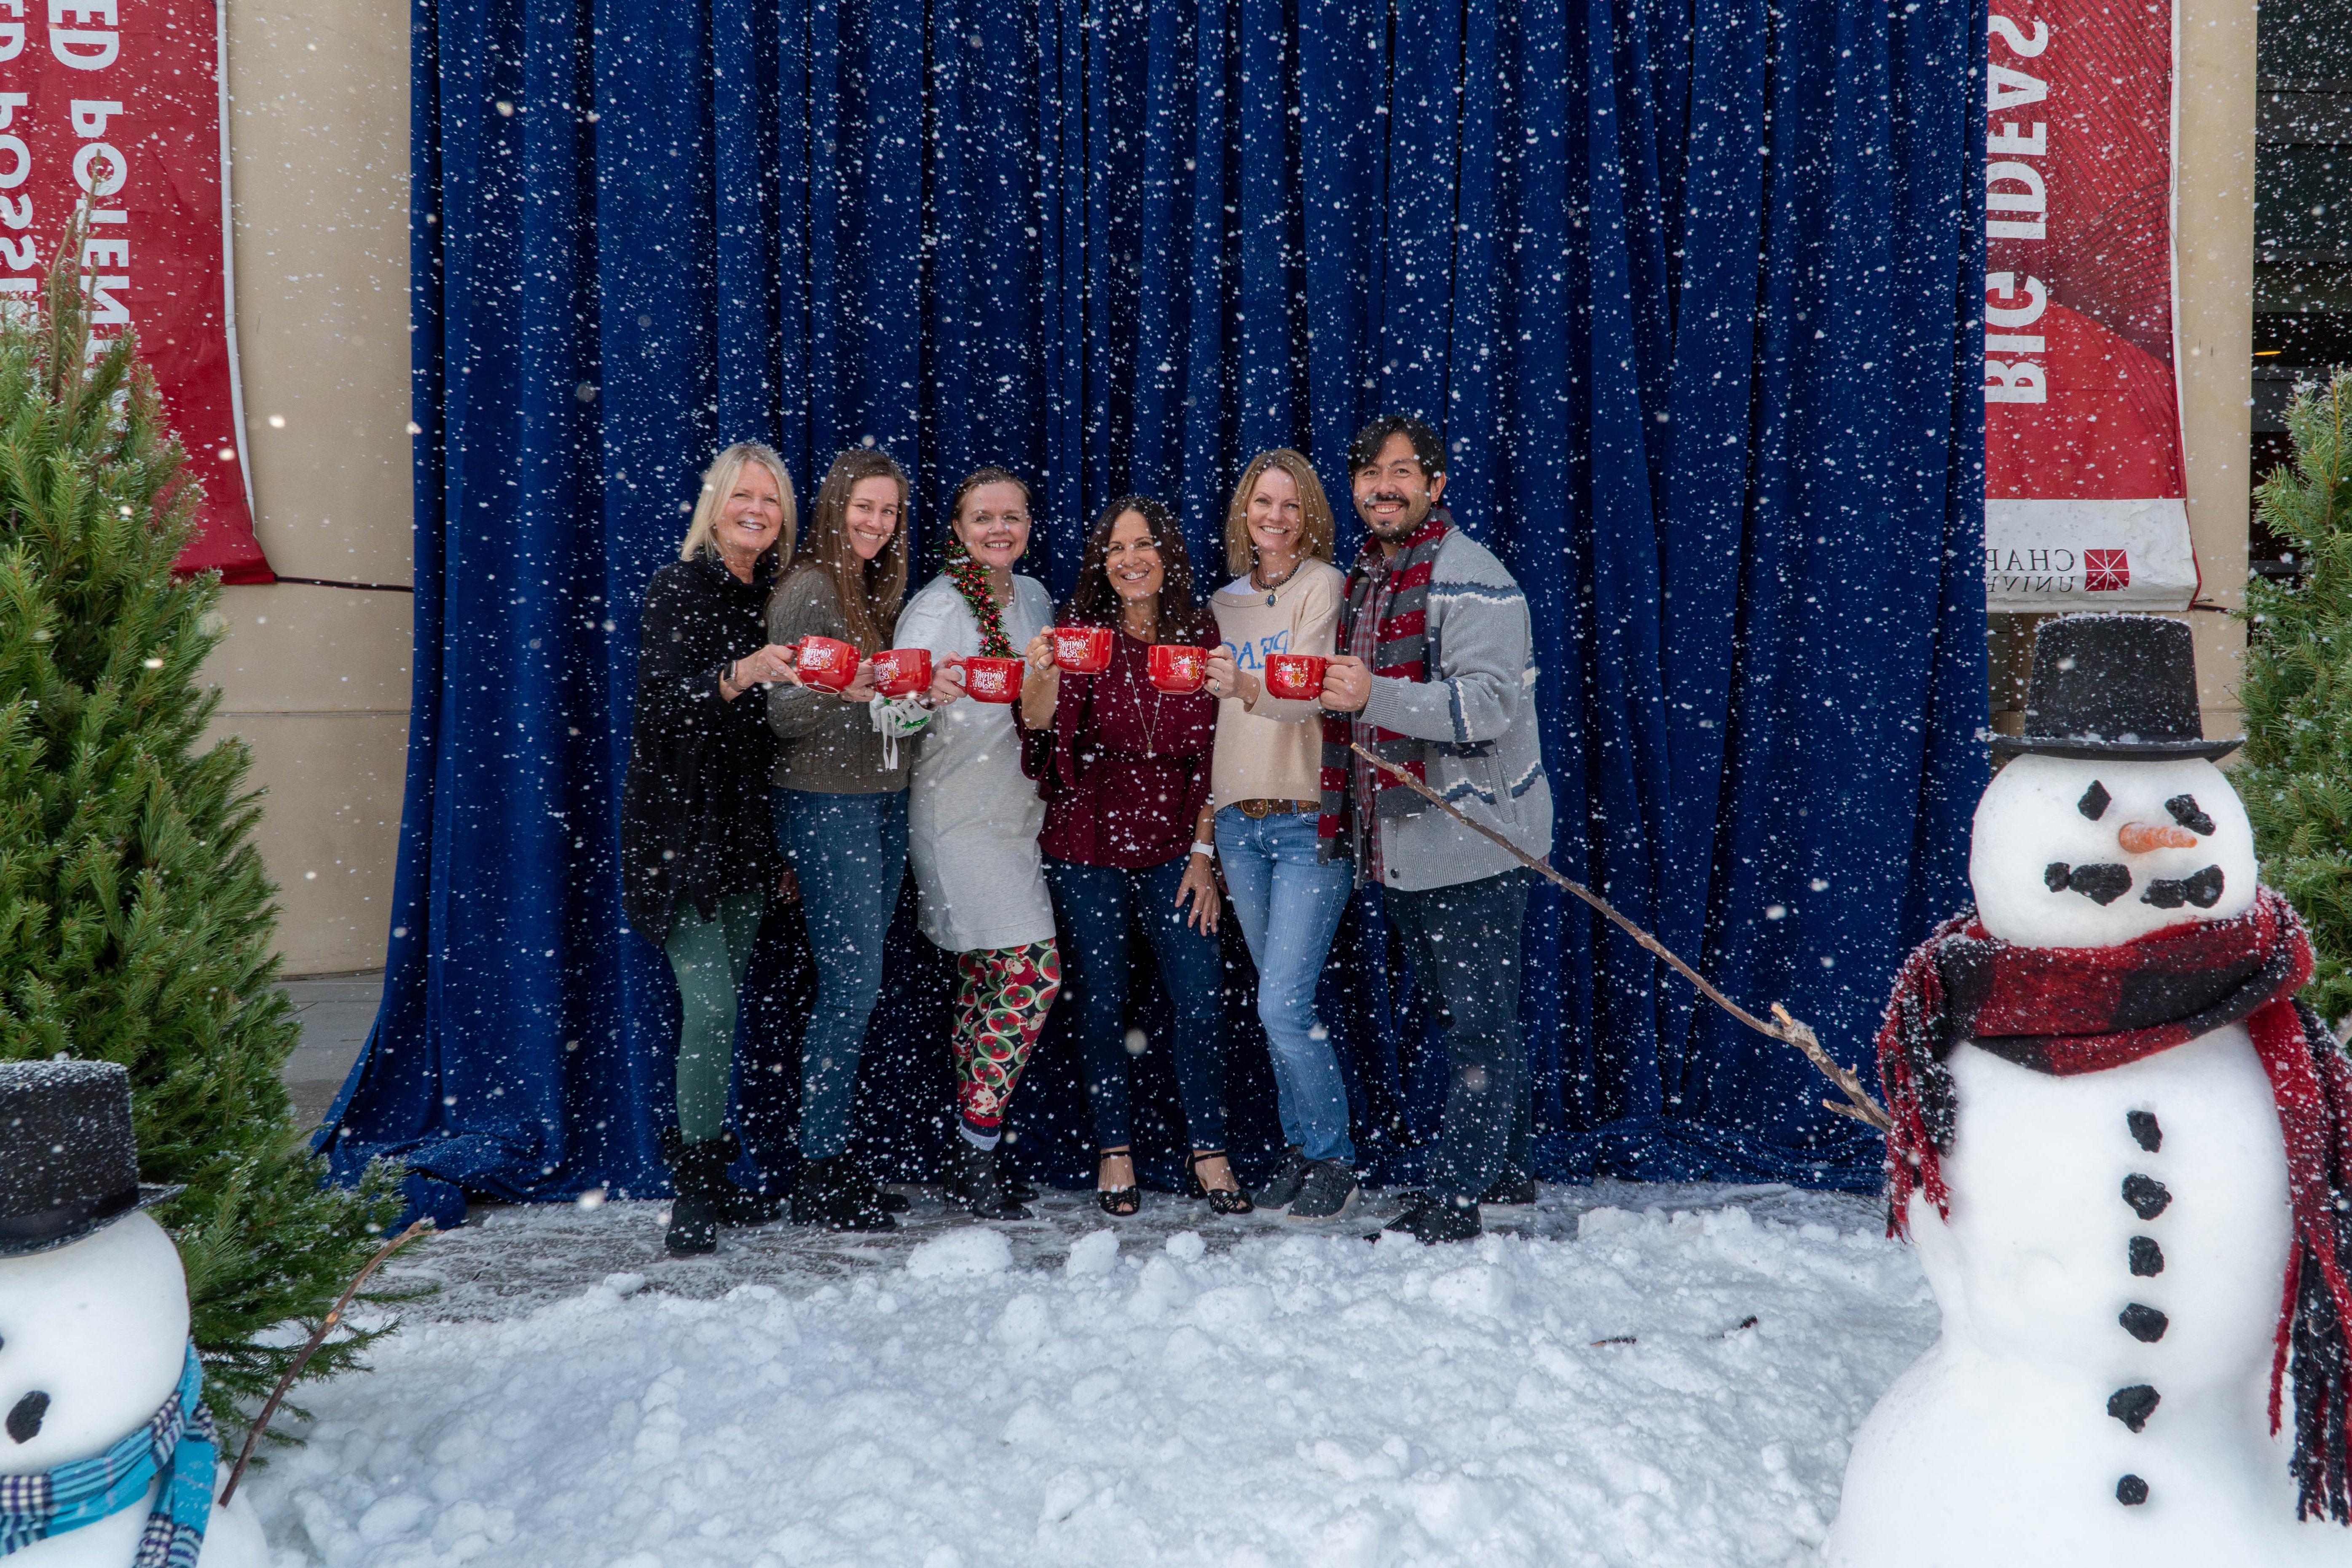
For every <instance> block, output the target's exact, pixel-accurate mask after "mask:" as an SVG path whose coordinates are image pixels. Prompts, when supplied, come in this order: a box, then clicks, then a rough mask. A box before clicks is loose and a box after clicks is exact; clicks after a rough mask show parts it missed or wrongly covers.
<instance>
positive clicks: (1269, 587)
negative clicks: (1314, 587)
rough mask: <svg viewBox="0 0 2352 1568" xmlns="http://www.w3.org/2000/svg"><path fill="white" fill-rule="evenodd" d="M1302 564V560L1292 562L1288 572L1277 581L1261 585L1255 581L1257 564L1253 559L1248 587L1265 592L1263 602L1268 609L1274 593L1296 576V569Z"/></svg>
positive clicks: (1272, 602)
mask: <svg viewBox="0 0 2352 1568" xmlns="http://www.w3.org/2000/svg"><path fill="white" fill-rule="evenodd" d="M1303 564H1305V563H1304V561H1303V560H1302V561H1294V562H1292V563H1290V570H1289V571H1287V572H1285V573H1284V574H1282V575H1281V577H1280V578H1279V579H1277V580H1276V581H1275V582H1272V583H1261V582H1259V581H1258V580H1257V575H1258V574H1257V563H1256V561H1255V559H1253V560H1252V561H1251V563H1250V586H1251V587H1253V588H1263V589H1265V602H1266V605H1267V607H1268V608H1269V609H1270V608H1272V607H1273V605H1274V591H1275V590H1276V589H1277V588H1279V587H1281V586H1282V584H1285V583H1287V582H1289V581H1290V580H1291V579H1292V578H1293V577H1296V576H1297V575H1298V568H1299V567H1300V566H1301V565H1303Z"/></svg>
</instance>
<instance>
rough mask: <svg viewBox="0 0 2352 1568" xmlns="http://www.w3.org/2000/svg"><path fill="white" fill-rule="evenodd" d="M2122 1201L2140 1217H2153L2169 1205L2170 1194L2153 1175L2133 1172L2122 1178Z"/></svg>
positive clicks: (2170, 1201)
mask: <svg viewBox="0 0 2352 1568" xmlns="http://www.w3.org/2000/svg"><path fill="white" fill-rule="evenodd" d="M2124 1202H2126V1203H2127V1204H2129V1205H2131V1206H2132V1213H2134V1214H2136V1215H2139V1217H2140V1218H2142V1219H2154V1218H2155V1217H2156V1216H2157V1215H2160V1214H2162V1213H2163V1212H2164V1211H2165V1210H2166V1209H2167V1208H2168V1207H2170V1206H2171V1204H2172V1194H2170V1193H2168V1192H2167V1191H2166V1190H2165V1186H2164V1184H2163V1183H2162V1182H2159V1181H2158V1180H2157V1179H2156V1178H2155V1177H2154V1176H2143V1175H2140V1174H2139V1173H2137V1172H2135V1173H2132V1174H2131V1175H2128V1176H2126V1177H2125V1178H2124Z"/></svg>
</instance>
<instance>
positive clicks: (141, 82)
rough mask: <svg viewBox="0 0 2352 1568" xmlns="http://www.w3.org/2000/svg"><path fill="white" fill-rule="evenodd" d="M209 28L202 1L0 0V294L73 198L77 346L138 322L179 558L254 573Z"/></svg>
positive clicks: (13, 289)
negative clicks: (83, 208)
mask: <svg viewBox="0 0 2352 1568" xmlns="http://www.w3.org/2000/svg"><path fill="white" fill-rule="evenodd" d="M221 28H222V23H221V13H220V12H219V11H218V10H217V9H216V8H215V3H214V0H135V4H133V3H131V0H0V297H5V296H6V295H9V294H16V295H20V296H21V295H29V294H31V293H33V292H35V291H36V290H37V289H38V288H39V287H40V280H41V279H42V278H43V277H44V276H45V275H46V274H47V271H48V268H49V266H50V264H51V263H52V262H53V261H54V260H55V259H56V258H57V247H58V242H59V239H60V237H62V236H63V234H64V232H65V226H66V224H67V223H68V221H69V220H70V219H71V218H72V216H73V214H74V210H75V208H76V207H77V206H79V205H80V204H81V203H82V202H84V201H85V200H87V201H88V202H89V206H90V214H89V232H88V233H87V234H86V235H85V236H84V237H83V239H82V247H81V258H80V260H81V269H82V272H83V274H84V278H85V280H86V282H87V285H88V287H89V290H90V300H91V312H90V321H91V327H92V331H93V336H94V337H95V338H96V340H97V342H96V343H95V344H94V345H93V349H94V351H95V349H96V348H98V347H102V346H103V345H104V344H105V343H107V342H111V341H112V340H113V339H114V338H115V337H117V336H119V335H120V334H121V333H122V332H124V331H130V330H131V329H132V328H134V327H135V328H136V329H137V330H138V333H139V348H140V353H141V354H142V357H144V358H145V360H146V361H147V363H148V364H149V366H150V367H151V368H152V370H153V371H154V373H155V383H156V386H157V388H158V390H159V391H160V392H161V394H162V395H163V411H164V415H165V416H166V418H167V419H168V420H169V421H170V423H171V426H172V428H173V431H174V432H176V433H177V434H178V436H179V437H180V440H181V443H182V444H183V445H184V447H186V448H187V451H188V458H189V466H190V468H191V470H192V471H193V472H194V475H195V477H196V478H198V479H202V480H203V481H204V487H205V502H204V505H203V507H202V509H201V510H199V511H198V513H197V533H196V535H195V537H194V539H192V540H191V541H190V542H189V544H188V548H187V550H186V551H185V552H184V553H183V554H182V555H181V557H180V567H181V569H182V570H183V571H189V572H198V571H204V570H205V569H207V568H215V567H216V568H218V569H219V571H220V573H221V575H222V576H223V577H224V578H225V579H226V580H227V581H229V582H231V583H269V582H274V581H276V578H275V576H274V575H273V574H271V572H270V570H269V563H268V561H266V560H264V559H263V558H262V553H261V546H260V545H259V544H258V543H257V542H255V540H254V537H253V510H252V508H251V507H250V506H249V505H248V504H247V483H246V471H245V441H244V432H243V429H242V428H241V426H240V419H239V413H238V408H237V392H236V330H235V317H234V315H233V313H232V311H233V304H232V300H231V298H230V294H229V287H228V279H229V255H228V244H227V238H228V226H227V217H226V164H227V157H226V153H227V135H226V125H227V120H226V99H225V97H224V94H223V90H222V82H221V71H222V48H221Z"/></svg>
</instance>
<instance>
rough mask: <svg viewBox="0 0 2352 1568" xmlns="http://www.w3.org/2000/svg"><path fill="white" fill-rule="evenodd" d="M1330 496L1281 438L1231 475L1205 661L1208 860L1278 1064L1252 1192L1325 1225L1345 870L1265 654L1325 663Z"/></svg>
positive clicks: (1342, 1208) (1341, 1101)
mask: <svg viewBox="0 0 2352 1568" xmlns="http://www.w3.org/2000/svg"><path fill="white" fill-rule="evenodd" d="M1332 533H1333V528H1332V521H1331V505H1330V502H1328V500H1325V499H1324V496H1323V486H1322V484H1321V483H1320V482H1319V481H1318V479H1316V477H1315V469H1314V467H1313V466H1312V465H1311V464H1309V463H1308V462H1307V459H1306V458H1303V457H1301V456H1300V455H1299V454H1298V453H1297V452H1294V451H1292V450H1290V449H1289V448H1288V447H1277V448H1276V449H1275V450H1273V451H1271V452H1261V453H1259V454H1258V455H1257V457H1255V458H1253V459H1251V461H1250V465H1249V467H1248V468H1244V469H1243V470H1242V477H1241V482H1240V483H1239V484H1237V485H1235V486H1234V497H1233V502H1232V504H1231V505H1230V506H1229V507H1228V508H1227V510H1226V514H1225V564H1226V568H1227V569H1228V570H1229V571H1232V572H1234V573H1237V574H1239V575H1238V576H1236V577H1235V578H1234V581H1233V582H1231V583H1228V584H1225V586H1223V588H1220V589H1219V590H1217V592H1216V593H1215V594H1213V595H1211V596H1210V599H1209V607H1210V609H1211V611H1212V612H1213V613H1214V615H1215V616H1216V617H1217V629H1218V632H1219V635H1220V636H1222V637H1223V639H1224V640H1223V643H1222V644H1221V645H1220V646H1219V647H1218V648H1217V649H1216V651H1215V652H1213V654H1211V655H1210V658H1209V689H1210V690H1211V691H1213V692H1214V693H1216V694H1217V696H1219V697H1220V698H1222V699H1223V704H1222V707H1221V710H1220V711H1219V714H1218V718H1217V741H1216V751H1215V763H1214V771H1213V777H1212V793H1211V800H1212V801H1213V804H1214V805H1215V807H1216V834H1217V860H1218V864H1219V865H1220V866H1222V867H1223V869H1224V873H1225V887H1226V889H1227V890H1228V891H1229V892H1230V893H1231V894H1232V895H1233V900H1234V914H1235V915H1237V916H1238V917H1239V918H1240V920H1241V925H1242V936H1243V939H1244V941H1246V942H1248V943H1249V950H1250V957H1251V958H1252V959H1253V960H1254V961H1255V963H1256V964H1257V1013H1258V1017H1259V1019H1260V1020H1262V1021H1263V1022H1264V1023H1265V1036H1266V1043H1267V1045H1268V1046H1269V1047H1271V1049H1272V1052H1273V1057H1274V1081H1275V1091H1276V1097H1277V1099H1278V1100H1279V1102H1280V1110H1281V1115H1282V1134H1283V1141H1284V1142H1286V1143H1287V1144H1288V1145H1289V1152H1288V1157H1287V1158H1286V1161H1285V1162H1284V1165H1283V1169H1282V1171H1281V1172H1280V1173H1278V1174H1277V1175H1276V1177H1275V1179H1274V1181H1273V1183H1272V1184H1270V1185H1268V1186H1266V1187H1265V1188H1264V1189H1262V1190H1260V1191H1258V1192H1255V1193H1254V1194H1252V1196H1253V1197H1254V1198H1255V1200H1256V1202H1257V1204H1258V1205H1259V1206H1260V1207H1262V1208H1277V1209H1281V1208H1286V1209H1287V1210H1288V1211H1289V1216H1290V1217H1291V1218H1292V1219H1335V1218H1338V1217H1339V1216H1340V1215H1344V1214H1345V1213H1346V1212H1347V1211H1348V1209H1349V1207H1350V1206H1351V1205H1353V1204H1354V1202H1355V1197H1356V1177H1355V1172H1354V1165H1355V1158H1356V1152H1355V1146H1354V1145H1353V1143H1351V1142H1349V1137H1348V1091H1347V1085H1346V1082H1345V1080H1343V1079H1341V1077H1340V1074H1339V1057H1338V1055H1337V1053H1336V1052H1334V1051H1333V1049H1332V1047H1331V1040H1330V1037H1329V1035H1328V1032H1327V1031H1325V1030H1324V1029H1322V1028H1321V1027H1320V1026H1318V1024H1317V1022H1316V1018H1315V986H1316V982H1317V981H1318V979H1319V978H1320V977H1321V975H1322V973H1323V958H1324V954H1325V953H1326V952H1328V951H1329V949H1330V946H1331V937H1332V933H1333V932H1335V931H1338V930H1339V916H1340V915H1341V913H1342V912H1344V911H1345V910H1346V909H1347V907H1348V893H1349V883H1350V880H1351V878H1352V872H1351V869H1350V868H1349V865H1348V864H1347V863H1346V862H1345V861H1344V860H1333V861H1325V860H1323V859H1322V858H1321V857H1320V856H1319V854H1318V845H1317V819H1318V816H1319V814H1320V812H1321V809H1322V806H1321V802H1322V792H1323V783H1322V778H1323V727H1322V724H1321V722H1320V720H1321V706H1320V704H1319V703H1318V702H1317V701H1315V700H1311V699H1298V700H1285V699H1282V698H1278V697H1276V696H1273V695H1272V694H1270V693H1269V692H1268V691H1267V690H1266V689H1265V667H1266V660H1267V659H1268V658H1272V657H1273V656H1274V655H1276V654H1283V653H1296V654H1314V655H1318V656H1320V657H1323V658H1329V657H1330V655H1331V652H1332V638H1333V634H1334V629H1335V627H1336V626H1338V624H1339V608H1340V602H1341V598H1342V595H1343V592H1344V590H1345V587H1346V584H1347V579H1346V577H1345V576H1344V575H1343V574H1341V573H1340V572H1339V568H1338V567H1336V566H1333V565H1332V564H1331V542H1332Z"/></svg>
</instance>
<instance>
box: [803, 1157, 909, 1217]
mask: <svg viewBox="0 0 2352 1568" xmlns="http://www.w3.org/2000/svg"><path fill="white" fill-rule="evenodd" d="M793 1224H794V1225H814V1226H824V1228H825V1229H827V1230H896V1229H898V1221H897V1220H895V1219H892V1218H891V1217H890V1213H889V1211H888V1210H887V1209H886V1208H884V1207H883V1206H882V1205H881V1202H880V1194H879V1192H878V1190H877V1188H876V1187H875V1186H874V1184H873V1183H872V1182H871V1181H870V1180H869V1179H868V1178H867V1176H866V1173H865V1172H864V1171H862V1170H860V1169H858V1166H857V1163H856V1161H855V1160H852V1159H851V1158H850V1157H849V1156H848V1155H846V1154H836V1155H835V1156H833V1157H832V1158H831V1159H829V1160H808V1161H803V1163H802V1164H801V1173H800V1179H799V1180H798V1181H796V1182H794V1183H793Z"/></svg>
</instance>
